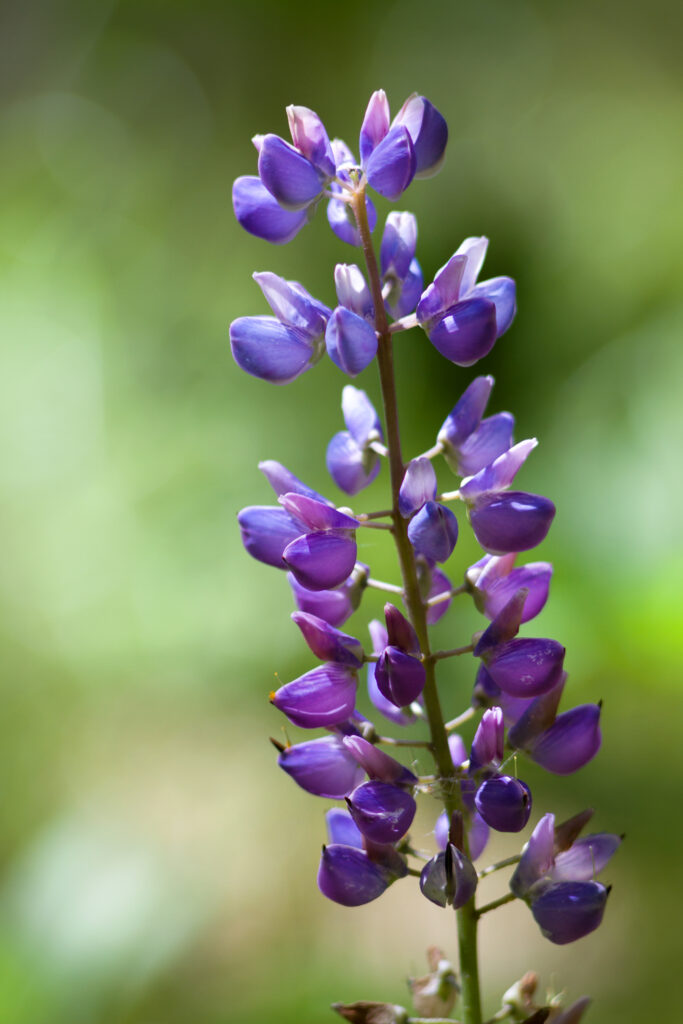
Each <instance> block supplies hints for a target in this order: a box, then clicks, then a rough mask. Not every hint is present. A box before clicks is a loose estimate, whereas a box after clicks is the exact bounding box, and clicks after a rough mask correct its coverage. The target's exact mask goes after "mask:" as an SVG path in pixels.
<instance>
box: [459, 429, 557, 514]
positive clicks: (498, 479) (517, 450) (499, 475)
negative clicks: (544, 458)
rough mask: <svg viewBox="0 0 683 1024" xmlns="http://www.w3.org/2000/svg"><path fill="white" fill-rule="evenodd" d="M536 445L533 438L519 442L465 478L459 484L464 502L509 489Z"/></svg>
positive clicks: (536, 442)
mask: <svg viewBox="0 0 683 1024" xmlns="http://www.w3.org/2000/svg"><path fill="white" fill-rule="evenodd" d="M537 445H538V441H537V440H536V438H535V437H531V438H528V439H527V440H526V441H520V442H519V444H516V445H514V446H513V447H512V448H510V449H509V450H508V451H507V452H504V453H503V454H502V455H499V456H498V458H497V459H494V461H493V462H492V463H491V465H490V466H485V467H484V469H482V470H480V471H479V472H478V473H476V474H475V475H474V476H470V477H467V478H466V479H465V480H463V482H462V483H461V484H460V494H461V495H462V497H463V498H464V499H465V501H474V499H475V498H477V497H478V496H479V495H480V494H491V493H493V492H495V491H502V490H505V488H506V487H509V486H510V484H511V483H512V481H513V480H514V478H515V476H516V475H517V473H518V472H519V470H520V469H521V467H522V466H523V465H524V463H525V462H526V460H527V458H528V457H529V455H530V454H531V452H532V451H533V450H534V448H536V446H537Z"/></svg>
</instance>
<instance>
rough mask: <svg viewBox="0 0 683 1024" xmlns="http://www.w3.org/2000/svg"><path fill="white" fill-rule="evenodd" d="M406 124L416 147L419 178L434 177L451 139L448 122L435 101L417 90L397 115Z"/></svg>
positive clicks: (416, 172) (398, 122)
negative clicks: (435, 104) (419, 94)
mask: <svg viewBox="0 0 683 1024" xmlns="http://www.w3.org/2000/svg"><path fill="white" fill-rule="evenodd" d="M393 123H394V124H395V125H396V124H402V125H405V127H406V128H407V129H408V132H409V133H410V137H411V139H412V141H413V146H414V148H415V161H416V171H415V177H416V178H431V177H432V176H433V175H434V174H436V173H437V172H438V171H439V170H440V169H441V165H442V164H443V161H444V156H445V153H446V143H447V142H448V125H447V124H446V121H445V118H444V117H443V115H442V114H440V113H439V111H438V110H437V109H436V107H435V106H433V104H431V103H430V102H429V100H428V99H425V97H424V96H418V95H417V93H413V94H412V96H409V97H408V99H407V100H406V101H405V103H404V104H403V106H402V107H401V109H400V110H399V112H398V114H397V115H396V117H395V118H394V122H393Z"/></svg>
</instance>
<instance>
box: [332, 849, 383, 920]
mask: <svg viewBox="0 0 683 1024" xmlns="http://www.w3.org/2000/svg"><path fill="white" fill-rule="evenodd" d="M392 881H393V879H392V877H391V875H390V874H389V872H388V871H387V869H386V868H384V867H383V866H382V865H381V864H376V863H374V862H373V861H371V860H370V858H369V857H368V855H367V853H365V851H364V850H358V849H357V848H356V847H354V846H345V845H338V844H336V843H334V844H332V845H330V846H323V852H322V857H321V858H320V867H319V868H318V888H319V889H320V891H321V893H322V894H323V896H327V898H328V900H333V901H334V902H335V903H341V905H342V906H343V907H360V906H362V905H363V904H364V903H370V902H371V901H372V900H376V899H377V897H378V896H381V895H382V893H383V892H384V890H385V889H387V888H388V887H389V885H390V884H391V882H392Z"/></svg>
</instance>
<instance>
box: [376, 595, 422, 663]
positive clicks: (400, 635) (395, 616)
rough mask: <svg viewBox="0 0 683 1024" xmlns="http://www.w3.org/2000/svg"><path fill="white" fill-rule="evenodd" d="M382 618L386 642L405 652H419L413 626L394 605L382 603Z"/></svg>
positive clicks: (418, 643) (418, 644)
mask: <svg viewBox="0 0 683 1024" xmlns="http://www.w3.org/2000/svg"><path fill="white" fill-rule="evenodd" d="M384 619H385V622H386V624H387V644H390V645H391V646H393V647H399V648H400V649H401V650H402V651H405V653H406V654H419V653H420V642H419V640H418V638H417V633H416V632H415V628H414V627H413V625H412V623H411V622H409V621H408V619H407V618H406V617H405V615H403V613H402V612H400V611H399V610H398V608H397V607H396V605H393V604H391V603H390V602H388V601H387V603H386V604H385V605H384ZM385 646H386V645H385Z"/></svg>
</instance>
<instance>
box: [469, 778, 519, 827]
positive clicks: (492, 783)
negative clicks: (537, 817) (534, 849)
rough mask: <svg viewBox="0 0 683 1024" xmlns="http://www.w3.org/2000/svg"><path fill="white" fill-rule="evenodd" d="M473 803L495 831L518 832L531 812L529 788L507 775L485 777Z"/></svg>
mask: <svg viewBox="0 0 683 1024" xmlns="http://www.w3.org/2000/svg"><path fill="white" fill-rule="evenodd" d="M474 802H475V804H476V807H477V810H478V811H479V813H480V815H481V816H482V818H483V819H484V821H485V822H486V823H487V825H490V826H491V828H494V829H495V830H496V831H497V832H521V831H522V829H523V828H524V826H525V825H526V823H527V821H528V820H529V815H530V814H531V790H530V789H529V787H528V786H527V784H526V783H525V782H522V781H521V779H513V778H512V777H511V776H510V775H495V776H493V778H490V779H485V780H484V782H482V784H481V786H480V787H479V789H478V790H477V792H476V795H475V797H474Z"/></svg>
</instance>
